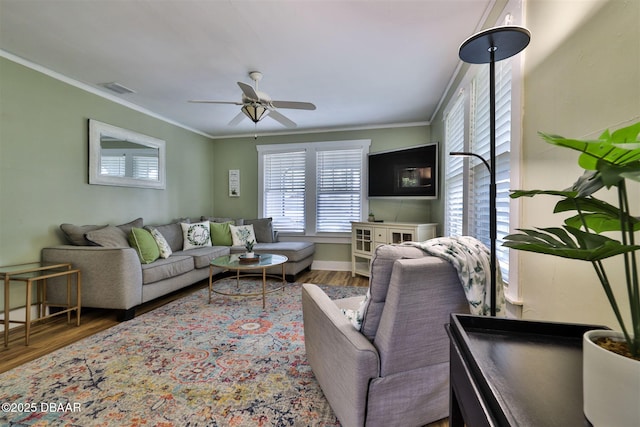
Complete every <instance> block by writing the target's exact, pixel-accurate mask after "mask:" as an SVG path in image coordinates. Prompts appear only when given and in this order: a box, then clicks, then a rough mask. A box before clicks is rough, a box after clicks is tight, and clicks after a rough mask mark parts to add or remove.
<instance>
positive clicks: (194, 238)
mask: <svg viewBox="0 0 640 427" xmlns="http://www.w3.org/2000/svg"><path fill="white" fill-rule="evenodd" d="M180 226H181V227H182V236H183V238H184V246H183V248H182V250H185V251H186V250H189V249H195V248H202V247H204V246H211V233H210V230H209V221H204V222H196V223H194V224H189V223H185V222H181V223H180Z"/></svg>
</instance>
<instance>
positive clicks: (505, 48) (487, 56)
mask: <svg viewBox="0 0 640 427" xmlns="http://www.w3.org/2000/svg"><path fill="white" fill-rule="evenodd" d="M529 40H531V33H530V32H529V30H527V29H526V28H523V27H517V26H502V27H494V28H489V29H488V30H484V31H481V32H479V33H477V34H474V35H473V36H471V37H469V38H468V39H467V40H465V41H464V42H463V43H462V45H460V52H459V56H460V59H462V60H463V61H464V62H467V63H470V64H487V63H488V64H489V79H490V81H489V97H490V100H489V121H490V131H491V134H490V138H491V140H490V145H489V147H490V148H489V149H490V151H489V157H490V162H487V160H486V159H484V158H483V157H482V156H480V155H478V154H474V153H469V152H461V151H454V152H451V153H450V154H451V155H452V156H474V157H477V158H479V159H480V160H482V162H483V163H484V165H485V166H486V167H487V168H488V169H489V176H490V184H489V238H490V240H491V263H490V268H491V307H490V308H491V316H495V315H496V276H497V275H496V266H497V255H496V239H497V235H498V231H497V216H496V215H497V212H496V72H495V64H496V62H497V61H502V60H503V59H507V58H509V57H511V56H513V55H515V54H517V53H519V52H521V51H522V50H523V49H524V48H525V47H527V45H528V44H529Z"/></svg>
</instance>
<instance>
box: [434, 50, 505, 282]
mask: <svg viewBox="0 0 640 427" xmlns="http://www.w3.org/2000/svg"><path fill="white" fill-rule="evenodd" d="M467 89H468V92H469V96H468V97H464V96H459V97H458V99H456V100H455V101H454V104H452V106H451V108H450V110H449V112H448V114H447V116H446V117H445V146H446V152H447V153H449V152H451V151H468V152H472V153H475V154H478V155H480V156H482V157H483V158H484V159H486V160H487V161H490V145H489V144H490V139H491V135H490V120H489V119H490V117H489V115H490V111H489V109H490V104H489V103H490V96H489V65H483V66H480V67H479V68H478V71H477V73H476V75H475V76H474V77H473V78H472V79H471V82H470V83H469V86H468V87H467ZM465 92H467V90H466V89H465ZM465 105H468V111H469V114H468V117H465ZM467 128H468V135H469V137H468V140H465V130H466V129H467ZM510 147H511V61H510V59H506V60H503V61H500V62H499V63H497V64H496V165H495V167H496V184H497V197H496V208H497V215H496V216H497V255H498V259H499V261H500V267H501V268H502V275H503V279H504V280H505V281H508V280H509V252H508V249H507V248H504V247H502V239H503V238H504V236H506V235H507V234H508V233H509V200H510V199H509V188H510V172H511V171H510V169H511V165H510ZM465 162H466V163H465ZM465 165H467V166H466V167H465ZM489 182H490V176H489V171H488V170H487V168H486V166H485V165H484V163H483V162H482V161H480V160H479V159H476V158H474V157H469V158H466V159H465V160H463V157H460V156H448V155H447V156H446V157H445V234H446V235H451V236H454V235H471V236H475V237H476V238H478V239H479V240H480V241H482V242H483V243H484V244H485V245H487V246H490V244H491V240H490V232H489V228H490V213H489Z"/></svg>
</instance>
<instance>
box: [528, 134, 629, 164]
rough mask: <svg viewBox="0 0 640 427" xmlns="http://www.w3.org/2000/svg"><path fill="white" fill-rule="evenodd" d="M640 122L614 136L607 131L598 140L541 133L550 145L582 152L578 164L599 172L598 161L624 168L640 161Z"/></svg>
mask: <svg viewBox="0 0 640 427" xmlns="http://www.w3.org/2000/svg"><path fill="white" fill-rule="evenodd" d="M639 134H640V122H638V123H635V124H633V125H631V126H627V127H625V128H621V129H618V130H617V131H615V132H614V133H613V134H610V133H609V132H608V131H605V132H604V133H603V134H602V135H601V136H600V138H599V139H597V140H579V139H571V138H564V137H562V136H559V135H550V134H546V133H543V132H540V133H539V135H540V136H541V137H542V138H543V139H544V140H545V141H547V142H548V143H550V144H554V145H559V146H561V147H566V148H571V149H573V150H577V151H580V152H581V153H582V154H581V155H580V158H579V160H578V164H579V165H580V166H581V167H582V168H584V169H587V170H597V169H598V164H599V162H598V160H601V161H604V162H606V163H609V164H611V165H618V166H623V165H627V164H629V163H633V162H638V161H640V141H639V140H638V135H639Z"/></svg>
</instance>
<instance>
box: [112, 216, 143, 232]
mask: <svg viewBox="0 0 640 427" xmlns="http://www.w3.org/2000/svg"><path fill="white" fill-rule="evenodd" d="M142 223H143V221H142V218H136V219H134V220H133V221H131V222H128V223H126V224H120V225H118V226H117V227H118V228H119V229H120V230H122V231H124V234H125V236H129V234H131V229H132V228H134V227H135V228H142V225H143V224H142Z"/></svg>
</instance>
